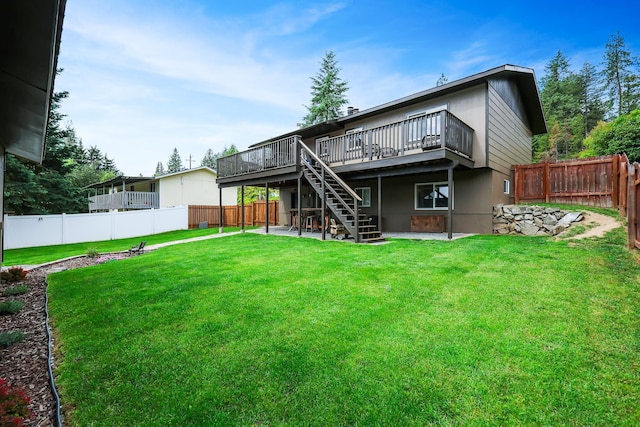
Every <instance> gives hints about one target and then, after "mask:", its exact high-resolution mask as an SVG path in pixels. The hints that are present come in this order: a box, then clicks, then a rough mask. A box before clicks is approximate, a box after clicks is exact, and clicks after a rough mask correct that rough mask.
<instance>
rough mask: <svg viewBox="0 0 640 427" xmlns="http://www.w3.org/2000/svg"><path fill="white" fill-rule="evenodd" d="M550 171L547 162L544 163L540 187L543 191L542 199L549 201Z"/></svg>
mask: <svg viewBox="0 0 640 427" xmlns="http://www.w3.org/2000/svg"><path fill="white" fill-rule="evenodd" d="M550 181H551V172H550V168H549V162H545V163H544V168H543V169H542V189H543V192H544V200H545V202H547V203H549V201H550V200H551V185H550Z"/></svg>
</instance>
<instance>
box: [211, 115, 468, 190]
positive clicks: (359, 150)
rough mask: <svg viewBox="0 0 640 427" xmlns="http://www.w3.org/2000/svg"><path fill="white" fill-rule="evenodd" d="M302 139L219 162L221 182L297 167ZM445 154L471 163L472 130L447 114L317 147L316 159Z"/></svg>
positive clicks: (354, 134) (290, 139)
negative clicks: (429, 152) (419, 152)
mask: <svg viewBox="0 0 640 427" xmlns="http://www.w3.org/2000/svg"><path fill="white" fill-rule="evenodd" d="M298 141H300V137H299V136H297V135H296V136H291V137H288V138H284V139H281V140H278V141H274V142H271V143H269V144H265V145H262V146H260V147H256V148H252V149H249V150H246V151H243V152H240V153H235V154H232V155H230V156H226V157H222V158H220V159H218V161H217V167H218V171H217V172H218V177H219V178H228V177H234V176H239V175H245V174H248V173H253V172H260V171H264V170H269V169H277V168H282V167H286V166H295V165H296V164H297V161H298V159H299V157H300V155H299V154H300V151H299V150H300V147H299V145H300V144H298ZM439 148H442V149H444V148H446V149H448V150H451V151H454V152H456V153H458V154H460V155H462V156H465V157H467V158H469V159H471V158H472V156H473V152H472V148H473V129H472V128H471V127H469V126H468V125H467V124H465V123H464V122H463V121H462V120H460V119H458V118H457V117H456V116H454V115H453V114H451V113H450V112H449V111H447V110H442V111H437V112H434V113H429V114H424V115H422V116H417V117H412V118H410V119H405V120H400V121H397V122H394V123H389V124H386V125H383V126H378V127H375V128H372V129H366V130H362V131H356V132H350V133H347V134H345V135H339V136H335V137H333V138H327V139H325V140H324V141H318V143H317V144H316V148H315V153H316V155H317V156H318V157H319V158H320V159H321V160H322V161H323V162H325V163H327V164H332V163H345V162H347V161H350V160H373V159H380V158H384V157H392V156H402V155H405V154H407V152H410V153H411V154H413V153H415V152H416V150H423V151H427V150H434V149H439Z"/></svg>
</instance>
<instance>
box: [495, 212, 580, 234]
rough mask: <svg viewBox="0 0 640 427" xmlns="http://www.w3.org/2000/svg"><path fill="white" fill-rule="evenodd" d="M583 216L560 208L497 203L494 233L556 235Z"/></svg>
mask: <svg viewBox="0 0 640 427" xmlns="http://www.w3.org/2000/svg"><path fill="white" fill-rule="evenodd" d="M582 218H583V217H582V212H568V211H563V210H561V209H558V208H549V207H544V206H521V205H496V206H494V207H493V233H494V234H524V235H527V236H555V235H556V234H558V233H561V232H562V231H564V230H566V229H567V228H569V227H571V224H573V223H574V222H578V221H582Z"/></svg>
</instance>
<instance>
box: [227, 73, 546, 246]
mask: <svg viewBox="0 0 640 427" xmlns="http://www.w3.org/2000/svg"><path fill="white" fill-rule="evenodd" d="M546 131H547V128H546V124H545V118H544V113H543V111H542V105H541V102H540V94H539V91H538V87H537V84H536V78H535V75H534V72H533V70H532V69H528V68H523V67H518V66H513V65H504V66H501V67H497V68H493V69H491V70H488V71H485V72H482V73H479V74H475V75H472V76H469V77H466V78H463V79H460V80H456V81H453V82H450V83H447V84H445V85H442V86H438V87H435V88H432V89H429V90H426V91H423V92H419V93H416V94H413V95H410V96H407V97H404V98H400V99H397V100H395V101H391V102H388V103H386V104H382V105H379V106H377V107H373V108H369V109H366V110H363V111H359V110H357V109H353V108H349V110H348V114H347V116H344V117H341V118H338V119H336V120H331V121H327V122H324V123H320V124H317V125H313V126H309V127H306V128H301V129H297V130H294V131H292V132H290V133H287V134H284V135H280V136H277V137H275V138H273V139H270V140H268V141H265V142H262V143H259V144H256V145H254V146H252V147H251V148H250V149H249V150H247V151H243V152H240V153H236V154H233V155H231V156H227V157H223V158H221V159H218V173H219V175H218V184H219V185H220V186H221V187H226V186H244V185H254V186H255V185H262V186H268V187H278V188H279V189H280V207H281V208H280V213H279V214H280V217H281V218H280V223H282V224H286V223H288V222H290V221H292V219H291V215H292V214H293V215H295V214H296V213H297V211H298V207H301V208H302V210H301V212H302V214H303V215H304V213H305V212H312V208H316V209H318V208H321V207H322V202H323V200H324V201H325V203H326V204H325V206H326V208H325V209H326V211H330V212H331V216H332V217H333V218H335V219H336V220H338V221H339V222H342V223H343V224H344V226H345V227H346V228H347V229H348V230H349V232H350V233H351V234H353V235H354V236H355V237H356V240H357V241H367V240H374V239H375V238H376V237H377V236H379V233H380V232H383V233H384V232H403V231H404V232H406V231H432V232H433V231H440V232H442V231H447V232H448V233H449V236H450V237H451V233H452V232H464V233H491V232H492V211H493V206H494V205H496V204H499V203H509V202H511V201H512V194H513V192H512V191H513V188H512V176H511V173H512V171H511V169H512V166H513V165H514V164H523V163H529V162H530V161H531V137H532V136H533V135H536V134H541V133H545V132H546ZM356 200H359V202H358V203H355V201H356ZM316 213H317V211H316ZM317 217H319V218H322V217H324V215H321V216H317ZM356 218H357V220H356Z"/></svg>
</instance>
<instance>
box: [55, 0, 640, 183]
mask: <svg viewBox="0 0 640 427" xmlns="http://www.w3.org/2000/svg"><path fill="white" fill-rule="evenodd" d="M588 4H589V2H575V4H574V2H572V1H569V2H562V1H555V2H549V1H538V2H516V1H493V2H479V1H476V2H463V1H409V0H397V1H393V2H391V1H379V0H373V1H367V2H362V1H348V0H347V1H323V2H293V1H289V2H287V1H283V2H269V1H243V0H238V1H232V2H228V1H221V0H218V1H206V0H182V1H175V2H169V1H163V0H155V1H151V0H109V1H104V0H68V2H67V9H66V16H65V21H64V29H63V34H62V46H61V52H60V58H59V66H60V67H62V68H64V72H63V73H62V74H61V75H60V76H58V78H57V80H56V90H57V91H61V90H66V91H69V98H68V99H66V100H65V101H64V103H63V105H62V112H63V113H65V114H67V119H68V120H69V121H71V122H72V124H73V127H74V128H75V129H76V131H77V134H78V136H79V137H81V138H82V140H83V144H84V145H85V147H89V146H93V145H95V146H97V147H98V148H99V149H100V150H101V151H102V152H103V153H106V154H107V155H108V156H109V157H110V158H111V159H113V160H114V161H115V163H116V165H117V166H118V168H119V169H120V170H121V171H122V172H123V173H124V174H126V175H140V174H142V175H144V176H150V175H153V173H154V171H155V168H156V165H157V163H158V162H160V161H161V162H163V163H164V164H165V166H166V163H167V160H168V158H169V156H170V155H171V153H172V151H173V148H174V147H175V148H177V149H178V152H179V153H180V155H181V157H182V160H183V163H184V165H185V167H189V161H188V160H189V156H191V157H192V163H191V166H192V167H196V166H199V165H200V161H201V160H202V157H203V156H204V154H205V152H206V150H207V149H208V148H211V149H212V150H213V151H214V152H219V151H221V150H222V149H223V148H224V146H229V145H231V144H235V145H236V146H237V147H238V148H239V149H245V148H247V147H248V146H249V145H250V144H253V143H256V142H260V141H263V140H265V139H267V138H270V137H273V136H277V135H279V134H282V133H285V132H289V131H291V130H293V129H295V127H296V123H298V122H300V120H301V118H302V117H303V116H304V115H305V114H306V112H307V111H306V109H305V107H304V106H305V105H308V104H309V101H310V77H311V76H313V75H315V74H316V73H317V71H318V68H319V63H320V61H321V59H322V57H323V56H324V54H325V52H326V51H329V50H331V51H333V52H335V54H336V58H337V60H338V65H339V67H340V68H341V70H342V71H341V77H342V78H343V79H344V80H346V81H347V82H348V83H349V87H350V90H349V92H348V93H347V97H348V99H349V101H350V105H352V106H354V107H358V108H361V109H364V108H369V107H373V106H376V105H378V104H381V103H384V102H387V101H391V100H394V99H397V98H400V97H403V96H406V95H409V94H412V93H415V92H418V91H421V90H425V89H428V88H430V87H433V86H435V83H436V81H437V79H438V77H439V76H440V75H441V74H442V73H444V74H445V75H446V76H447V78H448V79H449V81H453V80H455V79H458V78H463V77H465V76H468V75H471V74H474V73H477V72H480V71H484V70H487V69H490V68H493V67H497V66H500V65H503V64H514V65H520V66H525V67H530V68H533V69H534V70H535V72H536V74H537V77H538V78H540V77H541V76H542V75H543V74H544V67H545V65H546V64H547V63H548V61H549V60H550V59H551V58H552V57H553V56H554V55H555V54H556V52H557V51H558V50H561V51H562V52H563V53H564V54H565V55H566V56H568V57H569V58H570V61H571V64H572V66H573V67H574V68H575V69H576V70H577V69H579V68H580V67H581V66H582V64H583V63H584V61H589V62H590V63H592V64H593V65H596V66H599V65H600V64H601V62H602V56H603V53H604V46H605V44H606V42H607V40H608V39H609V37H610V35H611V34H613V33H616V32H620V34H621V35H622V36H623V37H624V38H625V42H626V44H627V47H629V48H630V49H631V51H632V52H633V53H634V54H635V55H640V26H639V25H638V16H639V15H640V6H639V5H638V3H637V2H632V1H626V0H625V1H621V2H620V1H618V2H608V3H607V4H602V3H598V4H594V5H593V6H589V5H588Z"/></svg>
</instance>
